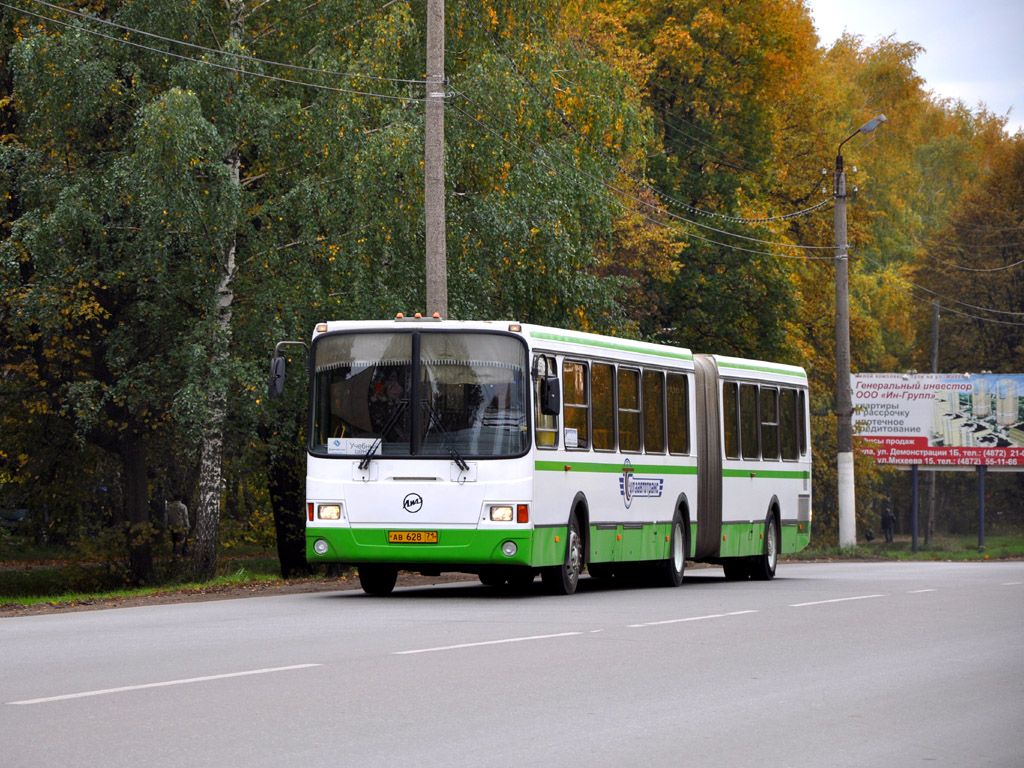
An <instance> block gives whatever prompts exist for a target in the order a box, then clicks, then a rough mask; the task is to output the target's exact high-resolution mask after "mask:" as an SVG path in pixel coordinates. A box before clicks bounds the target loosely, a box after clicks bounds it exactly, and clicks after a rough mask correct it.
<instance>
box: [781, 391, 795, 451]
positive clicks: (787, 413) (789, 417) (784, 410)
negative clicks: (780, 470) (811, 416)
mask: <svg viewBox="0 0 1024 768" xmlns="http://www.w3.org/2000/svg"><path fill="white" fill-rule="evenodd" d="M779 398H780V403H779V406H780V407H779V431H780V432H781V433H782V460H783V461H796V460H797V459H798V458H800V448H799V447H798V446H799V442H798V441H799V439H800V436H799V435H798V434H797V424H798V423H799V420H800V414H799V413H797V402H798V401H797V396H796V390H795V389H783V390H782V391H781V392H780V393H779Z"/></svg>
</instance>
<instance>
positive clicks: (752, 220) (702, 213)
mask: <svg viewBox="0 0 1024 768" xmlns="http://www.w3.org/2000/svg"><path fill="white" fill-rule="evenodd" d="M462 4H463V6H464V7H465V8H466V9H467V10H468V11H469V13H470V14H471V15H472V16H473V18H474V19H476V22H477V24H478V25H479V26H480V28H481V29H483V31H484V34H485V35H487V37H488V38H489V39H490V41H491V44H492V45H493V46H494V47H495V48H496V49H497V50H498V52H499V53H501V54H502V56H504V57H505V58H506V59H508V61H509V63H510V64H511V65H512V68H513V69H515V71H516V73H517V74H518V75H519V78H520V79H521V80H522V81H523V82H524V83H526V85H527V87H529V88H530V89H531V90H532V91H534V92H535V93H536V94H537V95H538V96H540V98H541V99H542V100H543V101H544V102H545V103H546V104H547V106H548V107H549V108H550V109H551V110H552V111H554V112H555V113H556V114H557V115H558V117H559V120H560V121H561V122H562V124H563V125H565V127H566V128H568V129H569V130H570V131H571V132H572V133H574V134H575V135H576V136H577V137H578V138H579V139H580V140H581V141H582V142H583V143H585V144H586V145H587V146H589V147H590V148H591V149H592V150H593V151H594V152H595V153H596V155H597V156H598V157H599V158H604V161H605V162H606V163H609V164H610V165H612V166H613V167H614V168H616V170H618V171H619V172H620V173H622V174H623V175H625V176H628V177H629V178H630V179H632V180H633V181H634V182H636V183H637V184H639V185H641V186H643V187H644V188H646V189H647V190H648V191H649V192H650V193H651V194H653V195H656V196H657V197H659V198H660V199H662V200H664V201H666V202H668V203H669V204H671V205H675V206H678V207H680V208H682V209H684V210H687V211H690V212H691V213H695V214H697V215H700V216H708V217H712V218H720V219H723V220H725V221H730V222H733V223H737V224H755V225H760V224H768V223H771V222H776V221H788V220H790V219H795V218H798V217H800V216H806V215H808V214H810V213H813V212H814V211H816V210H817V209H818V208H820V207H822V205H821V204H819V205H816V206H813V207H811V208H807V209H804V210H802V211H793V212H791V213H787V214H784V215H781V216H768V217H759V218H747V217H742V216H728V215H726V214H722V213H716V212H714V211H705V210H703V209H701V208H697V207H695V206H692V205H689V204H687V203H684V202H682V201H680V200H676V199H675V198H673V197H671V196H670V195H666V194H665V193H663V192H661V191H659V190H657V189H655V188H653V187H652V186H650V185H649V184H648V183H647V182H646V181H644V180H642V179H638V178H637V177H636V176H634V175H633V174H632V173H630V172H629V171H627V170H626V169H625V168H623V167H622V166H621V165H619V163H618V162H617V161H615V160H614V159H613V158H610V157H608V156H607V153H606V152H605V151H604V150H603V149H602V148H601V147H599V146H597V145H596V144H594V143H593V142H592V141H591V140H590V139H589V138H587V136H586V135H585V134H584V133H583V132H582V131H580V130H579V129H578V128H577V127H576V126H575V125H574V124H573V122H572V121H571V120H569V118H568V117H567V116H566V115H565V113H564V112H562V110H560V109H559V108H558V105H557V104H555V103H554V102H552V101H551V99H550V98H548V96H547V95H545V94H544V93H543V92H542V91H541V90H540V89H539V88H538V87H537V86H536V85H535V84H534V83H533V82H531V80H530V78H529V77H527V76H526V73H524V72H523V70H522V68H521V67H520V66H519V64H518V63H517V62H516V60H515V59H513V58H512V56H511V55H509V53H508V52H507V51H506V50H505V49H504V48H503V47H502V46H501V44H500V43H499V42H498V41H497V40H496V39H495V38H494V35H492V34H491V33H490V31H489V30H488V29H487V28H486V27H485V26H484V24H483V21H482V20H481V18H480V16H479V15H478V14H477V13H476V11H475V10H474V9H473V8H472V7H470V5H469V3H468V1H467V0H462ZM690 223H691V224H696V222H690ZM697 226H700V225H697ZM726 234H730V235H732V233H726ZM732 236H734V237H739V235H732ZM778 245H782V246H783V247H791V248H808V249H817V248H822V247H823V246H794V245H789V244H778Z"/></svg>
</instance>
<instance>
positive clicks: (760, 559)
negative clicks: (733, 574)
mask: <svg viewBox="0 0 1024 768" xmlns="http://www.w3.org/2000/svg"><path fill="white" fill-rule="evenodd" d="M763 549H764V551H763V552H762V553H761V554H760V555H758V556H757V557H755V558H754V562H753V563H752V564H751V568H750V578H752V579H756V580H757V581H770V580H771V579H774V578H775V566H776V565H777V564H778V562H779V524H778V523H777V522H776V521H775V513H774V512H769V513H768V519H767V520H765V522H764V548H763Z"/></svg>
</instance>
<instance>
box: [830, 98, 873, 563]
mask: <svg viewBox="0 0 1024 768" xmlns="http://www.w3.org/2000/svg"><path fill="white" fill-rule="evenodd" d="M884 122H885V115H878V116H877V117H875V118H872V119H871V120H868V122H866V123H864V125H862V126H861V127H860V128H858V129H857V130H856V131H854V132H853V133H851V134H850V135H849V136H847V137H846V138H845V139H843V140H842V141H841V142H839V149H838V150H837V151H836V170H835V214H836V217H835V227H836V443H837V446H836V447H837V453H838V457H837V469H838V470H839V472H838V481H839V482H838V486H839V487H838V493H837V495H838V497H839V547H840V548H841V549H845V548H847V547H855V546H857V506H856V499H855V498H854V486H853V480H854V475H853V393H852V392H851V391H850V271H849V269H850V261H849V245H848V243H847V239H846V170H845V169H844V168H843V144H845V143H846V142H848V141H849V140H850V139H852V138H853V137H854V136H856V135H857V134H868V133H871V132H872V131H873V130H875V128H877V127H878V126H880V125H881V124H882V123H884ZM854 171H856V168H855V169H854Z"/></svg>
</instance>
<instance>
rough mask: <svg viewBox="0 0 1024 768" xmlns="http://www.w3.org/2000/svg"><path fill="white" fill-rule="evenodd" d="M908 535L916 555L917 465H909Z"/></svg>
mask: <svg viewBox="0 0 1024 768" xmlns="http://www.w3.org/2000/svg"><path fill="white" fill-rule="evenodd" d="M910 489H911V490H910V535H911V539H912V541H913V547H914V554H915V555H916V554H917V464H911V465H910Z"/></svg>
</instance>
